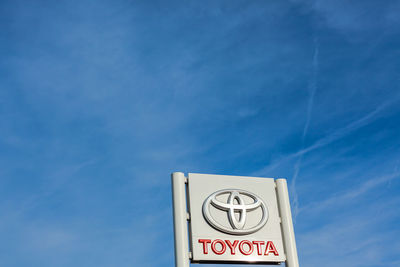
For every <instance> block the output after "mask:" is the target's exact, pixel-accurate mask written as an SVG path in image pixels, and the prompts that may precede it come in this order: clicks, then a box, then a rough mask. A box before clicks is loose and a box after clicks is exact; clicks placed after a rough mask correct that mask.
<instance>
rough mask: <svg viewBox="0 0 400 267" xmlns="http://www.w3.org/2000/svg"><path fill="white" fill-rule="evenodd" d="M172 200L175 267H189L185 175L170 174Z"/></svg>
mask: <svg viewBox="0 0 400 267" xmlns="http://www.w3.org/2000/svg"><path fill="white" fill-rule="evenodd" d="M171 178H172V200H173V210H174V211H173V213H174V233H175V266H176V267H189V244H188V243H189V242H188V229H187V210H186V190H185V187H186V186H185V175H184V174H183V173H182V172H174V173H172V177H171Z"/></svg>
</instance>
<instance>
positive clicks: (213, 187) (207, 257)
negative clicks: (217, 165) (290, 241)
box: [188, 173, 286, 263]
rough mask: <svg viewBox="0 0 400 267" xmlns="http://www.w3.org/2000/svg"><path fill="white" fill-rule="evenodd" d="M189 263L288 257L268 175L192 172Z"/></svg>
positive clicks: (271, 182) (250, 260)
mask: <svg viewBox="0 0 400 267" xmlns="http://www.w3.org/2000/svg"><path fill="white" fill-rule="evenodd" d="M188 193H189V194H188V196H189V201H188V203H189V212H190V223H189V225H190V227H189V234H190V250H191V252H192V259H191V261H192V262H194V263H195V262H237V263H239V262H252V263H256V262H257V263H263V262H264V263H279V262H284V261H285V260H286V257H285V252H284V245H283V239H282V232H281V219H280V216H279V209H278V202H277V195H276V184H275V180H274V179H272V178H255V177H241V176H225V175H209V174H194V173H190V174H189V177H188Z"/></svg>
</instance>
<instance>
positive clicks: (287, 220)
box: [276, 178, 299, 267]
mask: <svg viewBox="0 0 400 267" xmlns="http://www.w3.org/2000/svg"><path fill="white" fill-rule="evenodd" d="M276 191H277V197H278V206H279V213H280V214H281V219H282V234H283V245H284V247H285V252H286V266H287V267H299V259H298V257H297V249H296V240H295V238H294V229H293V222H292V212H291V211H290V201H289V193H288V187H287V182H286V179H282V178H280V179H276Z"/></svg>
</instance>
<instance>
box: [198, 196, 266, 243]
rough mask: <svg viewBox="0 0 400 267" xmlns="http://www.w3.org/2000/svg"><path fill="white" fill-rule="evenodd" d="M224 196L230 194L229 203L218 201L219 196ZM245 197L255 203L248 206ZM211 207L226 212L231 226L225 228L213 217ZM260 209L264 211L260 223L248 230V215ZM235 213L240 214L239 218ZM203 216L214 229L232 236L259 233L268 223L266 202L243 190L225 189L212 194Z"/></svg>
mask: <svg viewBox="0 0 400 267" xmlns="http://www.w3.org/2000/svg"><path fill="white" fill-rule="evenodd" d="M223 194H229V196H228V199H227V203H224V202H221V201H219V200H218V199H217V197H218V196H220V195H223ZM243 195H244V196H248V197H250V198H251V199H252V201H253V202H252V203H247V204H246V203H245V201H244V199H243V197H242V196H243ZM235 202H236V203H235ZM210 206H213V207H215V208H217V209H219V210H222V211H226V212H227V216H228V220H229V223H230V225H227V226H224V225H222V224H221V223H219V222H217V221H216V220H215V219H214V218H213V217H212V216H211V213H210ZM258 208H260V209H261V210H262V217H261V218H260V221H259V222H258V224H256V225H255V226H253V227H250V228H246V227H245V226H246V219H247V213H248V212H251V211H253V210H256V209H258ZM235 213H239V214H238V215H239V218H237V217H236V216H235ZM203 216H204V218H205V219H206V221H207V222H208V223H209V224H210V225H211V226H212V227H214V228H215V229H217V230H219V231H221V232H224V233H228V234H232V235H246V234H251V233H254V232H257V231H258V230H260V229H261V228H262V227H263V226H264V225H265V224H266V223H267V220H268V209H267V206H266V205H265V203H264V201H263V200H262V199H261V198H259V197H258V196H257V195H255V194H253V193H250V192H248V191H245V190H241V189H224V190H219V191H217V192H215V193H213V194H211V195H210V196H209V197H208V198H207V199H206V200H205V201H204V203H203Z"/></svg>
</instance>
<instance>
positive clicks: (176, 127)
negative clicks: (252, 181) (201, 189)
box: [0, 0, 400, 267]
mask: <svg viewBox="0 0 400 267" xmlns="http://www.w3.org/2000/svg"><path fill="white" fill-rule="evenodd" d="M399 14H400V1H392V0H387V1H378V0H375V1H370V0H359V1H344V0H324V1H322V0H291V1H281V0H279V1H278V0H276V1H258V0H251V1H249V0H247V1H237V0H230V1H222V0H213V1H208V0H204V1H167V2H166V1H122V0H121V1H117V0H113V1H105V0H97V1H18V0H13V1H6V0H3V1H1V2H0V55H1V61H0V118H1V119H0V236H1V241H0V266H31V267H35V266H40V267H47V266H60V267H63V266H84V267H90V266H96V267H100V266H154V267H157V266H173V232H172V216H171V214H172V211H171V193H170V173H171V172H173V171H183V172H185V173H187V172H199V173H213V174H231V175H245V176H261V177H276V178H277V177H286V178H287V179H288V183H289V185H290V194H291V201H292V209H293V216H294V219H295V231H296V238H297V245H298V252H299V257H300V265H301V266H302V267H314V266H325V267H333V266H349V267H357V266H363V267H373V266H374V267H375V266H377V267H378V266H400V241H399V239H398V237H399V236H400V224H399V219H400V208H399V207H400V179H399V178H400V135H399V134H400V84H399V80H400V76H399V70H400V15H399ZM198 266H205V265H198Z"/></svg>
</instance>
